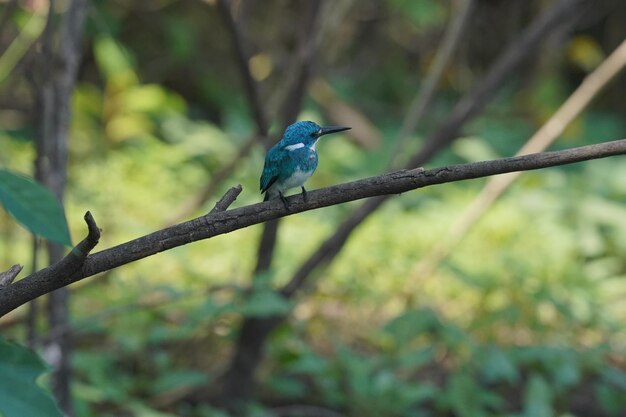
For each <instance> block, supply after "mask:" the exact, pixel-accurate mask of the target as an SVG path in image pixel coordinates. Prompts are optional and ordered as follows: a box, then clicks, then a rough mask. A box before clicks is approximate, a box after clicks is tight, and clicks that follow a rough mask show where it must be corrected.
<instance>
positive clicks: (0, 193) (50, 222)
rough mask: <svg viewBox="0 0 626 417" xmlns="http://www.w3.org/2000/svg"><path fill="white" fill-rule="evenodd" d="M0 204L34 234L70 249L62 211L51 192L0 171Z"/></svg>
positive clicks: (23, 178)
mask: <svg viewBox="0 0 626 417" xmlns="http://www.w3.org/2000/svg"><path fill="white" fill-rule="evenodd" d="M0 202H1V203H2V205H3V206H4V208H5V209H6V210H7V211H8V212H9V213H10V214H11V215H12V216H13V217H15V219H16V220H17V221H18V222H20V223H22V224H23V225H24V226H26V228H27V229H28V230H30V231H31V232H33V233H35V234H37V235H40V236H42V237H44V238H46V239H48V240H51V241H54V242H58V243H61V244H63V245H66V246H71V244H72V242H71V240H70V233H69V230H68V228H67V222H66V220H65V213H64V212H63V207H62V206H61V204H60V203H59V201H58V200H57V199H56V198H55V196H54V195H53V194H52V193H51V192H50V191H48V190H47V189H46V188H44V187H43V186H41V185H39V184H37V183H36V182H35V181H33V180H31V179H30V178H27V177H25V176H23V175H19V174H15V173H13V172H9V171H6V170H2V169H0Z"/></svg>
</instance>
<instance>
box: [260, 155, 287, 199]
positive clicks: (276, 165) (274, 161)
mask: <svg viewBox="0 0 626 417" xmlns="http://www.w3.org/2000/svg"><path fill="white" fill-rule="evenodd" d="M286 158H287V154H285V153H284V152H280V151H278V150H277V149H275V148H272V149H270V150H269V151H268V152H267V156H265V166H264V167H263V173H262V174H261V181H260V185H261V193H264V192H266V191H267V189H268V188H270V187H271V186H272V184H274V183H275V182H276V180H278V176H279V174H280V167H281V166H282V164H283V163H284V162H285V159H286Z"/></svg>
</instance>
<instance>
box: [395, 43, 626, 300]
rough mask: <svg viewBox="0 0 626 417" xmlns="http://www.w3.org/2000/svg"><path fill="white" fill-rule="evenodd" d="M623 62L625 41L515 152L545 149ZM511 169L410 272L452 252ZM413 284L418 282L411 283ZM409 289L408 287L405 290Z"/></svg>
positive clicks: (430, 267)
mask: <svg viewBox="0 0 626 417" xmlns="http://www.w3.org/2000/svg"><path fill="white" fill-rule="evenodd" d="M625 66H626V41H624V42H622V43H621V45H619V46H618V47H617V49H615V51H613V53H612V54H611V55H610V56H609V57H608V58H607V59H606V60H604V62H602V64H601V65H600V66H599V67H598V68H597V69H596V70H595V71H593V72H592V73H591V74H589V75H588V76H587V77H586V78H585V79H584V80H583V82H582V83H581V85H580V86H579V87H578V88H577V89H576V91H574V92H573V93H572V95H570V96H569V98H568V99H567V100H566V101H565V103H563V105H562V106H561V107H560V108H559V109H558V110H557V111H556V113H554V115H553V116H552V117H551V118H550V119H549V120H548V121H547V122H546V123H545V124H544V125H543V126H542V127H541V129H539V130H538V131H537V132H536V133H535V134H534V135H533V136H532V137H531V138H530V139H529V140H528V142H526V144H525V145H524V146H523V147H522V148H521V149H520V150H519V151H518V152H517V154H516V155H526V154H529V153H536V152H541V151H543V150H545V149H547V148H548V147H549V146H550V145H552V143H554V142H555V141H556V139H557V138H558V137H559V136H560V135H561V134H562V133H563V131H564V130H565V128H566V127H567V126H568V125H569V124H570V123H572V122H573V121H574V119H576V117H578V115H580V113H581V112H582V111H583V110H584V109H585V108H586V107H587V106H588V105H589V104H590V103H591V101H592V100H593V99H594V98H595V97H596V96H597V95H598V94H599V93H600V91H602V90H603V89H604V88H605V87H606V86H607V85H608V84H609V83H610V82H611V81H612V80H613V79H614V78H615V77H616V76H617V75H618V74H619V73H620V72H621V71H622V70H623V69H624V67H625ZM521 174H522V173H521V172H511V173H509V174H506V175H499V176H497V177H493V178H491V179H490V180H489V181H488V182H487V184H486V185H485V187H484V188H483V189H482V191H481V192H480V194H479V195H478V196H477V197H476V198H475V199H474V200H473V201H472V203H471V204H470V205H469V206H468V208H467V209H466V211H465V212H464V213H463V214H462V215H461V216H460V217H459V219H458V220H457V221H456V222H455V223H454V225H453V226H451V227H450V229H449V232H448V234H447V236H444V237H442V239H441V240H440V241H439V242H438V243H437V244H436V245H435V246H434V247H433V248H432V249H431V250H430V252H429V253H427V254H426V255H425V256H424V257H423V258H422V259H421V260H420V261H419V263H418V264H417V265H416V266H415V268H414V272H413V276H414V277H416V278H420V279H424V278H427V277H429V276H430V275H431V274H432V273H433V272H434V271H435V270H436V268H437V266H438V265H439V264H441V262H442V261H443V260H444V259H445V258H446V257H447V256H448V255H449V254H450V253H451V252H452V250H453V249H454V248H455V247H456V245H458V244H459V243H460V242H461V240H463V238H464V237H465V236H466V235H467V233H468V232H469V231H470V230H471V229H472V227H473V226H474V225H475V224H476V223H477V222H478V221H479V220H480V219H481V218H482V216H483V215H484V214H485V213H486V212H487V210H489V208H490V207H491V206H492V205H493V203H494V202H495V201H496V200H497V199H498V197H500V196H501V195H502V194H503V193H504V191H505V190H506V189H507V188H508V187H509V186H510V185H511V184H512V183H513V182H514V181H515V180H516V179H517V178H519V176H520V175H521ZM414 285H418V284H417V283H415V284H414ZM407 292H408V293H410V292H411V290H410V289H408V290H407Z"/></svg>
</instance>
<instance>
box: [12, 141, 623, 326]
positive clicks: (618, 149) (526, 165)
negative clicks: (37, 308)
mask: <svg viewBox="0 0 626 417" xmlns="http://www.w3.org/2000/svg"><path fill="white" fill-rule="evenodd" d="M624 154H626V139H622V140H616V141H612V142H605V143H600V144H596V145H589V146H581V147H577V148H572V149H567V150H562V151H555V152H544V153H538V154H531V155H524V156H515V157H511V158H503V159H497V160H493V161H483V162H475V163H470V164H461V165H452V166H447V167H442V168H435V169H430V170H426V171H424V170H422V169H421V168H418V169H412V170H402V171H397V172H392V173H388V174H383V175H379V176H376V177H370V178H365V179H361V180H358V181H353V182H349V183H345V184H339V185H335V186H332V187H327V188H322V189H319V190H314V191H310V192H308V194H307V197H308V198H307V201H304V200H303V199H302V197H301V196H300V195H295V196H292V197H289V198H288V202H289V209H290V210H289V211H287V210H286V209H285V207H284V206H283V204H282V202H281V201H280V200H271V201H268V202H263V203H257V204H252V205H249V206H244V207H240V208H236V209H232V210H228V211H218V212H213V213H209V214H207V215H206V216H201V217H198V218H196V219H193V220H190V221H187V222H184V223H180V224H178V225H175V226H172V227H168V228H165V229H162V230H159V231H156V232H154V233H151V234H149V235H146V236H142V237H140V238H137V239H134V240H131V241H129V242H126V243H122V244H120V245H117V246H114V247H112V248H109V249H106V250H103V251H101V252H97V253H95V254H92V255H89V256H86V255H87V253H88V252H89V251H90V250H91V249H93V247H94V246H95V245H96V243H97V242H98V239H99V237H100V230H99V229H98V228H97V226H96V224H95V221H94V220H93V218H92V217H91V214H90V213H89V212H88V213H87V214H86V215H85V221H86V222H87V225H88V227H89V234H88V236H87V238H86V239H85V240H83V241H82V242H81V243H79V244H78V245H77V246H76V248H74V249H73V250H72V252H71V253H70V254H68V255H67V256H66V257H65V258H63V259H62V260H61V261H60V262H58V263H56V264H54V265H52V266H50V267H48V268H45V269H42V270H40V271H38V272H36V273H34V274H32V275H30V276H28V277H26V278H24V279H22V280H20V281H17V282H15V283H13V284H11V285H9V286H7V287H5V288H3V289H0V316H2V315H4V314H6V313H8V312H10V311H12V310H14V309H15V308H17V307H19V306H20V305H22V304H24V303H26V302H28V301H30V300H32V299H34V298H36V297H39V296H41V295H43V294H45V293H47V292H50V291H53V290H55V289H57V288H60V287H64V286H66V285H69V284H71V283H74V282H77V281H80V280H82V279H83V278H86V277H89V276H92V275H95V274H97V273H100V272H104V271H107V270H109V269H112V268H117V267H119V266H122V265H125V264H127V263H130V262H134V261H137V260H139V259H143V258H146V257H148V256H151V255H155V254H157V253H159V252H163V251H165V250H169V249H172V248H175V247H178V246H182V245H185V244H188V243H191V242H195V241H198V240H202V239H209V238H212V237H214V236H218V235H222V234H225V233H230V232H233V231H235V230H239V229H243V228H245V227H249V226H252V225H255V224H259V223H263V222H266V221H268V220H272V219H277V218H280V217H285V216H289V215H293V214H296V213H301V212H305V211H309V210H314V209H318V208H322V207H328V206H332V205H336V204H341V203H347V202H349V201H355V200H359V199H363V198H368V197H374V196H381V195H391V194H400V193H403V192H407V191H410V190H415V189H418V188H423V187H427V186H431V185H436V184H444V183H448V182H456V181H462V180H467V179H474V178H481V177H487V176H491V175H497V174H504V173H507V172H513V171H529V170H534V169H541V168H547V167H551V166H557V165H565V164H572V163H575V162H581V161H586V160H590V159H598V158H605V157H609V156H614V155H624ZM85 256H86V258H85ZM283 293H284V294H285V295H287V296H290V295H292V294H293V292H291V291H289V288H285V289H284V290H283Z"/></svg>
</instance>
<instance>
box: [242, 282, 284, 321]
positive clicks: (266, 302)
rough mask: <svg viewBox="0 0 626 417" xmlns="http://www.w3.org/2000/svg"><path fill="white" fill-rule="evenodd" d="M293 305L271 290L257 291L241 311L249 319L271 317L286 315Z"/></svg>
mask: <svg viewBox="0 0 626 417" xmlns="http://www.w3.org/2000/svg"><path fill="white" fill-rule="evenodd" d="M291 307H292V306H291V303H290V302H289V301H287V300H286V299H285V298H284V297H282V296H281V295H279V294H277V293H276V292H275V291H273V290H271V289H259V290H255V291H254V292H253V293H252V295H251V296H250V298H249V299H248V300H247V301H246V303H245V304H244V305H243V306H242V307H241V309H240V310H239V311H240V313H241V314H243V315H244V316H247V317H271V316H277V315H281V314H286V313H288V312H289V310H291Z"/></svg>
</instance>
